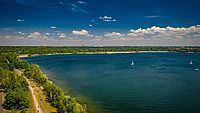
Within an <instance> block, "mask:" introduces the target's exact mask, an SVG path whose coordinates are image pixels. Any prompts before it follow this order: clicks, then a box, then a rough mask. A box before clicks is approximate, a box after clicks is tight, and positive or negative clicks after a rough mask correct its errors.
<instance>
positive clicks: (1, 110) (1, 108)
mask: <svg viewBox="0 0 200 113" xmlns="http://www.w3.org/2000/svg"><path fill="white" fill-rule="evenodd" d="M2 103H3V102H2V92H1V91H0V113H3V107H2Z"/></svg>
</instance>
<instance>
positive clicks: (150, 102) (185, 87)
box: [23, 53, 200, 113]
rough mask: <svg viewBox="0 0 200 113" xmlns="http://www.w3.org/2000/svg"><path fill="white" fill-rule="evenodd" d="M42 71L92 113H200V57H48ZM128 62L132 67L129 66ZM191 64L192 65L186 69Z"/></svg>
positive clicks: (42, 58) (40, 59) (41, 63)
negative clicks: (84, 104) (191, 62)
mask: <svg viewBox="0 0 200 113" xmlns="http://www.w3.org/2000/svg"><path fill="white" fill-rule="evenodd" d="M23 59H24V60H27V61H28V62H29V63H35V64H38V65H39V66H40V68H41V69H42V71H43V72H44V73H46V74H47V76H48V77H49V78H50V79H52V80H53V81H55V83H56V84H57V85H58V86H60V87H61V88H62V89H63V90H65V92H66V93H69V94H70V95H73V96H74V97H76V98H77V99H78V100H79V101H80V102H84V103H87V106H88V107H89V111H90V112H91V113H199V112H200V70H197V69H200V54H199V53H132V54H89V55H83V54H82V55H77V54H76V55H75V54H71V55H52V56H34V57H30V58H23ZM132 60H133V61H134V64H135V65H134V66H131V65H130V64H131V62H132ZM190 60H192V61H193V64H189V62H190Z"/></svg>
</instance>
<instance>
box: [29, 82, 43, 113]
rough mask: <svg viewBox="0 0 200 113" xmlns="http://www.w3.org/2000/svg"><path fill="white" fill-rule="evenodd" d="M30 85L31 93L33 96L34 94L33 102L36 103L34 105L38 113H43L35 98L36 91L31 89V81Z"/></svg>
mask: <svg viewBox="0 0 200 113" xmlns="http://www.w3.org/2000/svg"><path fill="white" fill-rule="evenodd" d="M28 84H29V89H30V91H31V94H32V96H33V101H34V105H35V109H36V111H37V113H43V112H42V110H41V107H40V105H39V103H38V101H37V98H36V96H35V92H34V89H33V88H32V87H31V85H30V82H29V81H28Z"/></svg>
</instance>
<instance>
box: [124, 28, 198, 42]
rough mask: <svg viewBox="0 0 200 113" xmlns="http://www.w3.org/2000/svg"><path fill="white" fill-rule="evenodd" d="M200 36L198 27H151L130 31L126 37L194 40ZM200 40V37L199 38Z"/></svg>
mask: <svg viewBox="0 0 200 113" xmlns="http://www.w3.org/2000/svg"><path fill="white" fill-rule="evenodd" d="M199 34H200V26H199V25H197V26H191V27H188V28H186V27H181V28H179V27H176V28H174V27H166V28H161V27H156V26H153V27H151V28H147V29H141V28H140V29H136V30H134V29H131V30H129V33H128V34H127V36H128V37H133V38H134V37H142V38H149V39H152V38H161V39H176V38H177V39H180V38H194V37H196V36H197V37H198V35H199ZM199 38H200V37H199Z"/></svg>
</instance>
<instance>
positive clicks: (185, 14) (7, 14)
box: [0, 0, 200, 46]
mask: <svg viewBox="0 0 200 113" xmlns="http://www.w3.org/2000/svg"><path fill="white" fill-rule="evenodd" d="M199 6H200V0H0V46H7V45H19V46H30V45H31V46H83V45H84V46H200V7H199Z"/></svg>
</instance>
